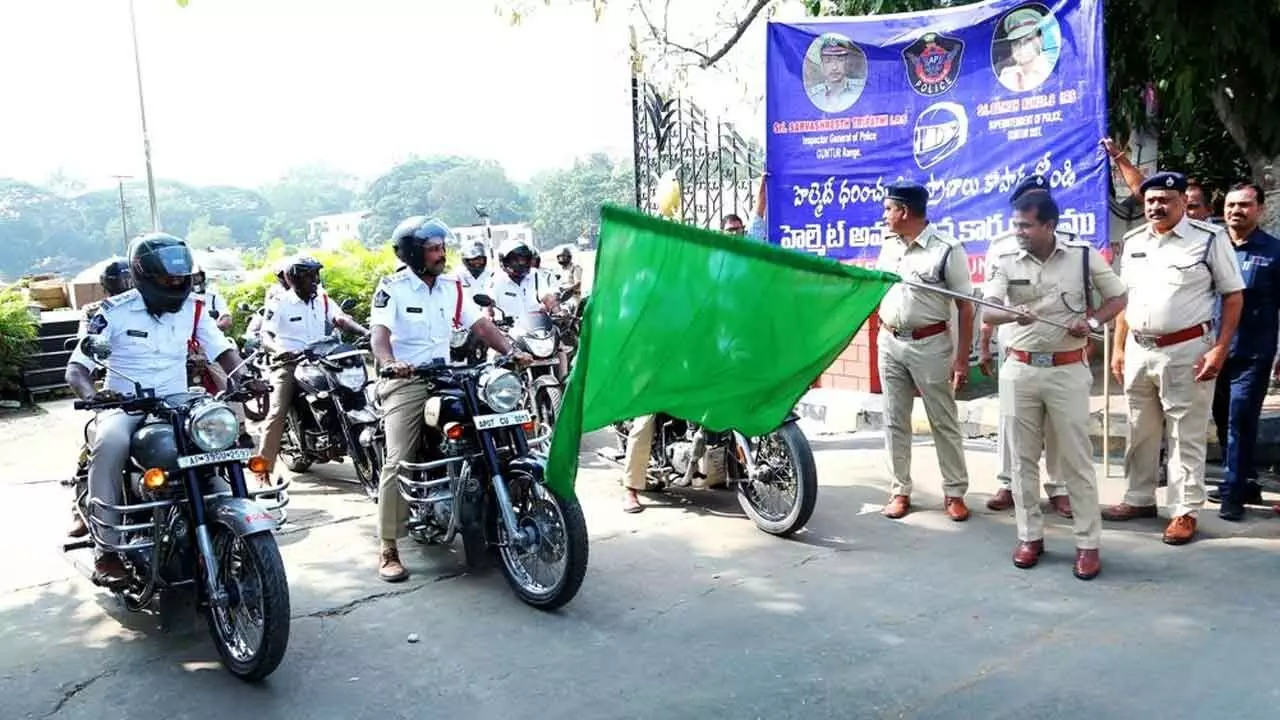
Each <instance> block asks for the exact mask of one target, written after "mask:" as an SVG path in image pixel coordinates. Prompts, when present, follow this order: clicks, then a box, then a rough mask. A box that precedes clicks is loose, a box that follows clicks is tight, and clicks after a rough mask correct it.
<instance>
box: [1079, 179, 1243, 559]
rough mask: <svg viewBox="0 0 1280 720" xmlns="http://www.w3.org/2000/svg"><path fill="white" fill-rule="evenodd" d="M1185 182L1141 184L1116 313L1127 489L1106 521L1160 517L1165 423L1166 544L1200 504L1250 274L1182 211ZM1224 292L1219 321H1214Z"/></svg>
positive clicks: (1189, 533)
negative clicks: (1217, 385) (1140, 220)
mask: <svg viewBox="0 0 1280 720" xmlns="http://www.w3.org/2000/svg"><path fill="white" fill-rule="evenodd" d="M1186 189H1187V181H1186V178H1184V177H1183V176H1182V175H1180V174H1178V173H1171V172H1161V173H1157V174H1155V175H1152V176H1151V177H1150V178H1147V179H1146V180H1145V181H1144V182H1143V183H1142V187H1141V190H1142V200H1143V212H1144V214H1145V215H1146V218H1147V224H1146V225H1145V226H1143V227H1140V228H1137V229H1135V230H1133V231H1132V232H1129V233H1128V234H1126V235H1125V236H1124V256H1123V258H1122V260H1121V265H1120V276H1121V278H1122V279H1123V280H1124V281H1125V284H1127V285H1128V286H1129V305H1128V307H1127V308H1126V310H1125V311H1124V312H1123V313H1121V314H1120V315H1118V316H1117V318H1116V331H1115V336H1116V343H1115V345H1116V347H1115V351H1114V353H1113V356H1112V359H1111V372H1112V374H1113V375H1115V377H1116V380H1117V381H1119V382H1121V383H1123V385H1124V389H1125V396H1126V399H1127V401H1128V405H1129V443H1128V446H1127V447H1126V448H1125V454H1124V469H1125V478H1126V480H1127V481H1128V491H1127V492H1126V493H1125V496H1124V501H1123V502H1121V503H1120V504H1119V505H1115V506H1112V507H1109V508H1106V509H1104V510H1103V511H1102V517H1103V518H1105V519H1107V520H1117V521H1120V520H1132V519H1134V518H1144V517H1145V518H1153V517H1156V494H1155V491H1156V483H1157V468H1156V465H1157V461H1158V458H1159V454H1160V439H1161V435H1162V433H1161V431H1160V428H1161V422H1162V421H1164V422H1166V423H1167V425H1168V434H1169V437H1170V440H1171V442H1170V446H1169V451H1170V452H1169V455H1170V457H1171V460H1170V465H1171V469H1170V472H1169V501H1170V504H1171V505H1172V508H1171V510H1170V512H1171V514H1172V520H1171V521H1170V523H1169V525H1168V527H1166V528H1165V531H1164V541H1165V542H1166V543H1168V544H1170V545H1181V544H1184V543H1188V542H1190V541H1191V540H1192V539H1193V538H1194V537H1195V533H1196V514H1197V513H1198V512H1199V510H1200V508H1201V507H1202V506H1203V505H1204V500H1205V486H1204V456H1205V434H1206V433H1207V432H1208V430H1209V411H1210V405H1211V397H1212V394H1213V388H1214V382H1213V381H1215V380H1216V379H1217V377H1218V374H1219V373H1220V372H1221V371H1222V367H1223V364H1224V362H1225V361H1226V358H1227V350H1228V348H1229V347H1230V344H1231V339H1232V337H1233V336H1234V335H1235V332H1236V325H1237V323H1238V322H1239V320H1240V309H1241V306H1242V305H1243V297H1242V295H1241V290H1242V289H1243V288H1244V279H1243V278H1242V277H1241V276H1240V268H1239V266H1238V265H1237V264H1236V258H1235V254H1234V253H1233V252H1232V249H1231V241H1230V240H1228V239H1227V236H1226V232H1225V231H1224V230H1223V229H1222V228H1220V227H1218V226H1216V225H1211V224H1209V223H1206V222H1202V221H1200V220H1192V219H1190V218H1188V217H1187V216H1186V196H1185V195H1184V194H1183V193H1184V191H1185V190H1186ZM1219 296H1221V301H1222V311H1221V320H1220V322H1219V323H1218V324H1217V325H1216V327H1215V324H1214V323H1213V322H1212V321H1213V318H1214V308H1215V305H1216V304H1217V301H1218V297H1219Z"/></svg>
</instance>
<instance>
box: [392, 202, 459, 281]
mask: <svg viewBox="0 0 1280 720" xmlns="http://www.w3.org/2000/svg"><path fill="white" fill-rule="evenodd" d="M450 235H452V233H451V232H449V227H448V226H447V225H445V224H444V223H442V222H440V221H439V220H436V219H435V218H429V217H427V216H425V215H414V216H413V217H411V218H406V219H405V220H403V221H402V222H401V223H400V224H399V225H397V226H396V229H395V230H393V231H392V232H391V244H392V245H393V246H394V247H395V251H396V257H397V258H399V259H400V262H402V263H404V264H405V265H407V266H409V269H410V270H412V271H413V272H414V273H416V274H418V275H422V274H424V273H427V272H430V271H435V272H434V273H433V274H437V275H438V274H439V271H442V270H444V258H443V257H441V259H440V264H439V266H438V267H428V266H427V258H426V257H425V256H424V255H423V253H422V250H423V248H425V247H426V246H427V245H431V244H435V243H439V244H440V246H441V247H443V246H444V243H445V238H447V237H449V236H450Z"/></svg>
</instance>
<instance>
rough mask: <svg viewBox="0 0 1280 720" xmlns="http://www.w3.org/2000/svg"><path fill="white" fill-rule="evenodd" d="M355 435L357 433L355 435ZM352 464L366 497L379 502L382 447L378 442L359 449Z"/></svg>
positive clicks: (352, 459)
mask: <svg viewBox="0 0 1280 720" xmlns="http://www.w3.org/2000/svg"><path fill="white" fill-rule="evenodd" d="M353 434H355V433H353ZM351 464H352V465H355V468H356V477H357V478H358V479H359V480H360V487H361V488H363V489H364V494H365V497H367V498H369V499H370V500H372V501H374V502H377V501H378V485H379V483H381V481H382V446H381V445H379V444H378V443H377V442H376V441H375V442H372V443H369V446H368V447H361V448H357V449H356V450H355V452H354V453H353V455H352V458H351Z"/></svg>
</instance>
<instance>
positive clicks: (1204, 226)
mask: <svg viewBox="0 0 1280 720" xmlns="http://www.w3.org/2000/svg"><path fill="white" fill-rule="evenodd" d="M1120 277H1122V278H1123V279H1124V281H1125V283H1126V284H1127V285H1128V286H1129V304H1128V307H1126V308H1125V319H1126V321H1127V322H1128V324H1129V327H1130V329H1132V330H1133V332H1135V333H1141V334H1146V335H1166V334H1168V333H1172V332H1177V331H1178V330H1183V329H1185V328H1189V327H1192V326H1195V325H1199V324H1201V323H1206V322H1209V321H1210V320H1212V319H1213V310H1214V306H1215V305H1216V304H1217V301H1218V296H1219V295H1226V294H1229V293H1233V292H1239V291H1240V290H1243V289H1244V278H1243V277H1241V275H1240V267H1239V264H1238V263H1237V262H1236V256H1235V251H1234V250H1233V249H1232V248H1231V241H1230V240H1229V239H1228V238H1227V233H1226V230H1225V229H1224V228H1221V227H1218V226H1217V225H1212V224H1210V223H1207V222H1203V221H1200V220H1191V219H1189V218H1186V217H1183V218H1182V220H1180V221H1178V224H1177V225H1175V226H1174V227H1173V229H1172V230H1171V231H1169V232H1168V233H1167V234H1165V235H1157V234H1155V233H1154V232H1153V231H1152V229H1151V226H1150V225H1145V226H1143V227H1140V228H1137V229H1136V230H1133V231H1131V232H1129V233H1128V234H1126V235H1125V236H1124V255H1123V258H1122V260H1121V261H1120Z"/></svg>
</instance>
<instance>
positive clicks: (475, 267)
mask: <svg viewBox="0 0 1280 720" xmlns="http://www.w3.org/2000/svg"><path fill="white" fill-rule="evenodd" d="M456 276H457V279H458V282H461V283H462V287H463V288H465V289H466V291H467V294H468V296H469V297H474V296H476V295H478V294H481V293H487V292H489V283H490V282H491V281H492V279H493V270H492V269H490V268H489V251H488V248H486V247H485V244H484V241H483V240H471V241H469V242H467V243H465V244H463V246H462V267H461V268H459V269H458V272H457V273H456Z"/></svg>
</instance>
